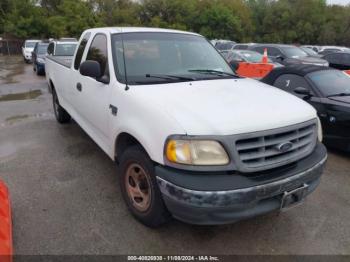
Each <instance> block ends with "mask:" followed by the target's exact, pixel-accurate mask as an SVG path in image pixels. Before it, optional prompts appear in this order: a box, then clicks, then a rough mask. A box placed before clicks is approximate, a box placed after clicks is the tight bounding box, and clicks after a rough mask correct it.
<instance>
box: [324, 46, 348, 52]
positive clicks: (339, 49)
mask: <svg viewBox="0 0 350 262" xmlns="http://www.w3.org/2000/svg"><path fill="white" fill-rule="evenodd" d="M329 51H333V52H342V51H345V52H349V51H350V49H349V48H348V47H345V46H320V48H319V50H318V52H319V53H321V52H329Z"/></svg>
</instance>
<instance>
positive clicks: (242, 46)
mask: <svg viewBox="0 0 350 262" xmlns="http://www.w3.org/2000/svg"><path fill="white" fill-rule="evenodd" d="M253 45H256V44H255V43H246V44H236V45H235V46H234V47H233V49H236V50H247V49H249V47H250V46H253Z"/></svg>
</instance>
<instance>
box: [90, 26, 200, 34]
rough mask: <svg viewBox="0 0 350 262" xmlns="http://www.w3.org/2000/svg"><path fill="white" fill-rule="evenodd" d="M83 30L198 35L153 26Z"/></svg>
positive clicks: (114, 32)
mask: <svg viewBox="0 0 350 262" xmlns="http://www.w3.org/2000/svg"><path fill="white" fill-rule="evenodd" d="M85 32H105V33H110V34H117V33H137V32H150V33H154V32H159V33H179V34H190V35H199V34H196V33H192V32H186V31H181V30H174V29H163V28H153V27H100V28H92V29H87V30H86V31H85Z"/></svg>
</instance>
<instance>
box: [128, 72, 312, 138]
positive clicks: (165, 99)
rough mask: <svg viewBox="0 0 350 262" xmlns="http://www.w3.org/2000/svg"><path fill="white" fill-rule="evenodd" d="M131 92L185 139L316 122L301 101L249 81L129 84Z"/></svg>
mask: <svg viewBox="0 0 350 262" xmlns="http://www.w3.org/2000/svg"><path fill="white" fill-rule="evenodd" d="M130 91H131V92H133V93H135V95H136V96H139V97H138V98H137V99H138V101H142V100H144V102H145V103H152V104H153V105H154V106H157V107H158V108H159V110H164V111H166V112H167V113H168V114H169V115H170V116H171V117H172V118H173V119H175V120H176V121H177V122H178V124H180V125H181V127H182V128H183V129H184V130H185V131H186V133H187V134H188V135H233V134H239V133H247V132H255V131H262V130H268V129H273V128H279V127H285V126H288V125H293V124H297V123H301V122H305V121H308V120H310V119H313V118H316V111H315V110H314V109H313V108H312V107H311V106H310V105H309V104H307V103H306V102H304V101H303V100H301V99H299V98H297V97H295V96H293V95H290V94H288V93H286V92H284V91H281V90H279V89H277V88H275V87H272V86H269V85H266V84H263V83H261V82H258V81H256V80H252V79H220V80H207V81H194V82H182V83H172V84H158V85H153V86H150V85H148V86H131V87H130Z"/></svg>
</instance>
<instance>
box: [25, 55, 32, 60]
mask: <svg viewBox="0 0 350 262" xmlns="http://www.w3.org/2000/svg"><path fill="white" fill-rule="evenodd" d="M24 59H25V60H27V61H30V60H32V54H24Z"/></svg>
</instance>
